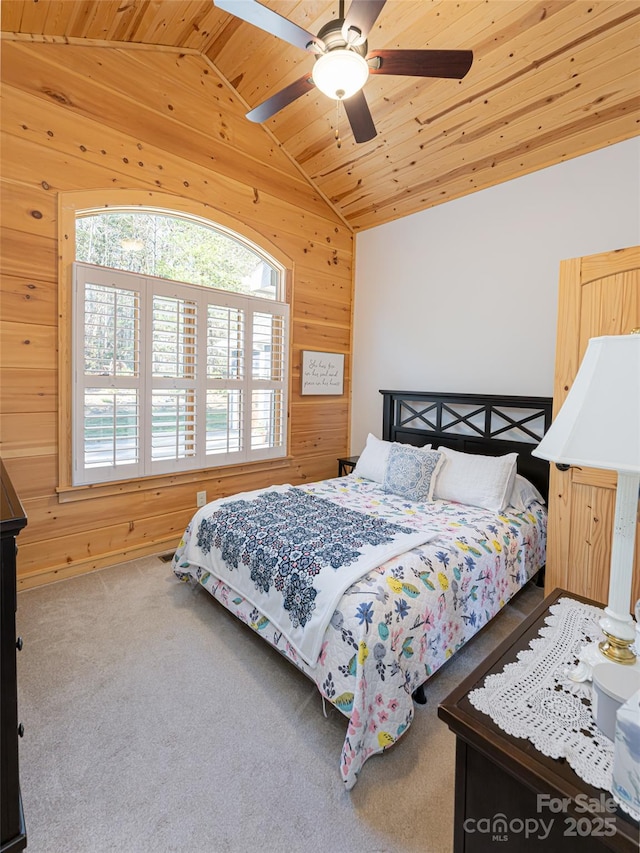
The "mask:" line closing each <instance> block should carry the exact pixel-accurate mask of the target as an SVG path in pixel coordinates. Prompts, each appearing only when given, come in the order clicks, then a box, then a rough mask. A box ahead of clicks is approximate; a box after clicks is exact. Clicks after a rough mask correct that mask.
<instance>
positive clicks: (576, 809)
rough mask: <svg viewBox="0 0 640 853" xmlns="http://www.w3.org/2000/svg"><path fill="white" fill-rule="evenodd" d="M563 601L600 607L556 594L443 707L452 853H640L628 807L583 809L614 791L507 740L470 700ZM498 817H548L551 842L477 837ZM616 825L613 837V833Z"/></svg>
mask: <svg viewBox="0 0 640 853" xmlns="http://www.w3.org/2000/svg"><path fill="white" fill-rule="evenodd" d="M562 596H566V597H569V598H576V599H578V600H579V601H583V602H586V603H588V604H595V603H596V602H591V601H588V600H587V599H585V598H582V597H581V596H579V595H573V594H572V593H568V592H565V591H564V590H558V589H556V590H555V591H554V592H553V593H552V594H551V595H549V596H548V597H547V598H545V600H544V601H543V602H542V604H540V605H539V607H537V608H536V609H535V610H534V611H533V613H531V615H530V616H529V617H528V618H527V619H525V620H524V621H523V622H522V624H521V625H520V626H519V627H518V628H517V629H516V630H515V631H514V632H513V633H512V634H511V636H509V637H507V639H506V640H504V642H503V643H502V644H501V645H500V646H498V648H497V649H496V650H495V651H494V652H493V653H492V654H490V655H489V656H488V657H487V659H486V660H485V661H484V663H482V664H480V666H479V667H477V669H476V670H474V672H472V673H471V675H469V676H468V677H467V678H466V679H465V680H464V681H463V682H462V683H461V684H460V685H459V686H458V687H457V688H456V689H455V690H454V691H453V693H451V695H450V696H448V697H447V699H445V700H444V702H442V703H441V704H440V706H439V707H438V716H439V717H440V719H441V720H444V721H445V723H447V725H448V726H449V728H450V729H451V731H452V732H454V734H455V735H456V782H455V819H454V843H453V849H454V853H496V851H497V850H499V849H505V850H506V849H509V850H517V851H518V853H520V851H523V853H524V851H528V850H532V851H538V850H539V851H556V850H562V851H563V853H573V851H579V853H593V851H604V850H615V851H618V853H637V850H638V838H639V837H640V830H639V829H638V825H637V824H636V823H634V821H633V820H632V819H631V818H630V817H629V816H628V815H627V814H626V813H625V812H624V811H622V809H620V808H617V809H616V810H615V811H614V812H613V813H612V814H611V813H608V812H604V813H603V814H600V813H599V812H597V813H596V814H595V815H594V814H590V813H589V812H586V813H585V810H584V808H582V807H581V804H582V803H584V802H599V801H600V798H601V797H602V798H604V800H605V801H607V802H613V801H612V800H611V794H610V793H609V792H608V791H602V790H600V789H598V788H594V787H592V786H591V785H588V784H587V783H586V782H584V781H583V780H582V779H581V778H580V777H579V776H578V775H577V774H576V773H575V772H574V771H573V770H572V769H571V767H570V766H569V764H568V763H567V762H566V761H565V760H563V759H554V758H549V757H547V756H546V755H543V754H542V753H540V752H538V750H537V749H536V748H535V746H533V744H532V743H530V742H529V741H528V740H524V739H522V738H516V737H512V736H511V735H509V734H507V733H506V732H504V731H503V730H502V729H500V728H499V727H498V726H497V725H496V724H495V723H494V722H493V720H492V719H491V717H488V716H487V715H486V714H483V713H482V712H481V711H479V710H477V709H476V708H475V707H474V706H473V705H472V704H471V702H470V701H469V699H468V695H469V693H470V692H471V691H472V690H474V689H475V688H477V687H482V685H483V684H484V679H485V677H486V676H487V675H488V674H489V673H494V672H501V671H502V670H503V669H504V666H505V664H507V663H512V662H513V661H515V660H516V657H517V654H518V652H519V651H520V650H521V649H526V648H528V645H529V641H530V640H531V639H532V638H533V637H536V636H538V634H539V632H540V628H541V627H542V626H543V624H544V620H545V617H546V616H547V615H548V612H549V607H550V606H551V605H552V604H554V603H555V602H556V601H557V600H558V599H559V598H560V597H562ZM598 606H599V605H598ZM538 795H543V796H545V797H546V798H545V800H544V802H547V803H549V802H552V803H553V804H554V805H558V804H560V803H563V801H564V803H566V808H565V807H564V805H563V808H562V811H561V812H551V811H550V810H548V809H547V810H545V813H544V814H541V813H538V802H539V801H538ZM576 798H578V799H577V800H576ZM614 806H615V804H614ZM500 816H502V817H505V818H506V820H508V821H511V822H512V823H513V822H514V821H515V822H516V823H517V825H518V826H520V824H522V826H523V827H526V825H527V824H526V821H527V820H531V819H537V818H540V817H543V818H545V819H546V820H547V823H548V819H549V818H551V819H553V826H552V829H551V831H550V832H549V835H548V837H547V838H546V840H540V838H539V837H537V836H535V835H534V836H531V837H528V838H525V837H524V834H523V832H521V833H519V834H517V835H513V833H512V835H511V838H509V839H507V838H505V837H500V836H498V837H497V836H496V835H495V834H493V835H492V834H491V832H484V831H479V829H478V828H481V829H485V828H486V826H484V825H483V824H482V823H481V821H482V820H483V819H484V820H485V822H486V820H487V819H489V820H492V819H494V818H497V817H500ZM605 818H606V819H608V820H605ZM503 823H504V822H503ZM611 826H613V827H615V834H610V833H611ZM574 828H575V832H573V833H572V829H574ZM496 842H506V843H503V844H500V843H496Z"/></svg>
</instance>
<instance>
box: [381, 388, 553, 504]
mask: <svg viewBox="0 0 640 853" xmlns="http://www.w3.org/2000/svg"><path fill="white" fill-rule="evenodd" d="M380 393H381V394H382V396H383V398H384V411H383V419H382V438H383V439H384V440H385V441H399V442H401V443H403V444H413V445H415V446H417V447H421V446H422V445H424V444H432V445H433V447H439V446H440V445H444V446H445V447H451V448H453V449H454V450H461V451H463V452H465V453H483V454H485V455H486V456H502V455H504V454H505V453H517V454H518V471H519V473H520V474H522V475H523V476H524V477H526V478H527V479H528V480H530V481H531V482H532V483H533V484H534V485H535V486H536V488H538V489H539V490H540V492H541V493H542V494H543V495H544V497H545V498H546V497H548V494H549V463H548V462H546V461H545V460H544V459H538V458H537V457H536V456H532V455H531V451H532V450H533V449H534V448H535V447H537V445H538V444H539V442H540V439H541V438H542V436H543V435H544V434H545V432H546V431H547V430H548V429H549V426H550V425H551V406H552V403H553V400H552V398H551V397H515V396H505V395H502V396H498V395H493V394H445V393H442V392H431V391H380Z"/></svg>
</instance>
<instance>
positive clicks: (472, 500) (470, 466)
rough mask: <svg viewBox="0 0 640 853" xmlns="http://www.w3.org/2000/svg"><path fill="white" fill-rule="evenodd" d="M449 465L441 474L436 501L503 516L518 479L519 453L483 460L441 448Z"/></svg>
mask: <svg viewBox="0 0 640 853" xmlns="http://www.w3.org/2000/svg"><path fill="white" fill-rule="evenodd" d="M438 450H441V451H442V453H444V455H445V458H446V461H445V464H444V466H443V467H442V469H441V471H440V473H439V474H438V479H437V480H436V488H435V495H434V497H435V498H438V499H440V500H444V501H457V502H458V503H463V504H470V505H471V506H481V507H484V508H485V509H491V510H493V511H494V512H501V511H502V510H503V509H504V508H505V507H506V506H507V504H508V502H509V498H510V497H511V492H512V490H513V484H514V482H515V477H516V461H517V459H518V454H517V453H507V455H506V456H481V455H480V454H477V453H460V451H458V450H450V449H449V448H448V447H439V448H438Z"/></svg>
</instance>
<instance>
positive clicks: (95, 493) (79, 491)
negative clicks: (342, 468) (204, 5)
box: [56, 456, 293, 503]
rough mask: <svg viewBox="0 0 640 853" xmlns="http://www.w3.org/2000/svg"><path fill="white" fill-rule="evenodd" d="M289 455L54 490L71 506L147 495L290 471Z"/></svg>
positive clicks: (290, 459) (59, 498) (60, 499)
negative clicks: (183, 487) (171, 489)
mask: <svg viewBox="0 0 640 853" xmlns="http://www.w3.org/2000/svg"><path fill="white" fill-rule="evenodd" d="M292 459H293V457H292V456H281V457H279V458H278V459H265V460H263V461H261V462H242V463H240V464H239V465H226V466H224V467H220V468H201V469H198V470H197V471H180V472H176V473H175V474H162V475H159V476H156V477H144V478H141V479H137V480H114V481H113V482H110V483H97V484H92V485H89V486H59V487H58V488H57V489H56V492H57V494H58V502H59V503H72V502H74V501H85V500H91V499H93V498H104V497H111V496H112V495H126V494H131V493H132V492H146V491H153V490H154V489H165V488H167V487H170V486H181V485H184V484H187V483H201V482H202V481H203V480H211V479H217V480H226V479H229V478H231V477H236V476H238V475H239V474H247V473H249V472H255V473H257V472H260V471H278V470H281V469H284V468H289V467H290V465H291V462H292Z"/></svg>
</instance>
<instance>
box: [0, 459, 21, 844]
mask: <svg viewBox="0 0 640 853" xmlns="http://www.w3.org/2000/svg"><path fill="white" fill-rule="evenodd" d="M26 523H27V518H26V516H25V514H24V510H23V508H22V505H21V503H20V501H19V499H18V496H17V495H16V493H15V491H14V489H13V486H12V484H11V480H10V479H9V477H8V476H7V472H6V470H5V467H4V464H3V462H2V460H1V459H0V536H1V538H2V561H1V562H0V680H1V683H0V687H1V691H0V737H1V740H0V803H1V806H0V853H17V851H18V850H23V849H24V848H25V847H26V845H27V834H26V829H25V822H24V813H23V810H22V798H21V796H20V779H19V774H18V737H19V736H21V735H22V726H21V725H19V723H18V684H17V666H16V651H17V650H20V649H21V648H22V640H21V639H20V638H16V604H17V586H16V550H17V545H16V537H17V535H18V534H19V533H20V531H21V530H22V528H23V527H24V526H25V525H26Z"/></svg>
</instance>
